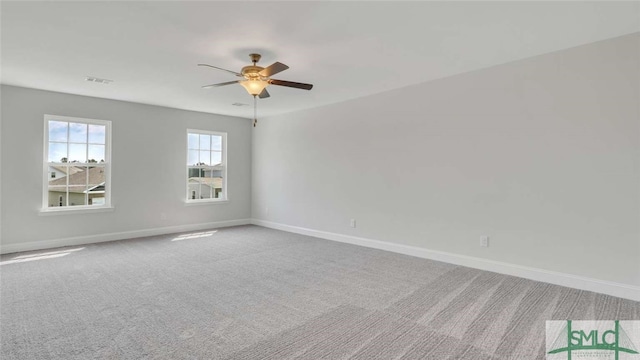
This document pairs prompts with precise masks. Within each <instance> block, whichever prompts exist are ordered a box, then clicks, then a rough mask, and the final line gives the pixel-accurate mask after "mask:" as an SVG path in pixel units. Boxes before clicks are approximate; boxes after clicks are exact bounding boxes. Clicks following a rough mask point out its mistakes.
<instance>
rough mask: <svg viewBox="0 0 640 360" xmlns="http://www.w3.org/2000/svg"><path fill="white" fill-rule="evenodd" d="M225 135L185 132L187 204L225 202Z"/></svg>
mask: <svg viewBox="0 0 640 360" xmlns="http://www.w3.org/2000/svg"><path fill="white" fill-rule="evenodd" d="M226 146H227V134H226V133H220V132H213V131H204V130H187V192H186V198H187V202H211V201H221V200H226V199H227V186H226V180H227V153H226Z"/></svg>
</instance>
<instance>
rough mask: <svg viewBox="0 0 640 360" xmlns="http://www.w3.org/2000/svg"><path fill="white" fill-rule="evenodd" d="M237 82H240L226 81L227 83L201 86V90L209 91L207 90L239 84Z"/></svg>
mask: <svg viewBox="0 0 640 360" xmlns="http://www.w3.org/2000/svg"><path fill="white" fill-rule="evenodd" d="M239 82H240V80H235V81H227V82H223V83H219V84H211V85H205V86H203V87H202V88H203V89H209V88H213V87H218V86H225V85H231V84H237V83H239Z"/></svg>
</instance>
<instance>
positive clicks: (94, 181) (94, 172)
mask: <svg viewBox="0 0 640 360" xmlns="http://www.w3.org/2000/svg"><path fill="white" fill-rule="evenodd" d="M88 171H89V176H88V177H89V180H88V184H87V192H88V194H87V198H88V202H89V203H88V204H87V205H104V204H105V198H104V194H105V169H104V166H93V167H90V168H89V170H88Z"/></svg>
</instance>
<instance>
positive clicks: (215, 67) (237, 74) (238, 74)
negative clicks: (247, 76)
mask: <svg viewBox="0 0 640 360" xmlns="http://www.w3.org/2000/svg"><path fill="white" fill-rule="evenodd" d="M198 66H208V67H210V68H214V69H218V70H222V71H226V72H230V73H232V74H233V75H235V76H242V74H240V73H237V72H235V71H231V70H227V69H223V68H220V67H217V66H213V65H207V64H198Z"/></svg>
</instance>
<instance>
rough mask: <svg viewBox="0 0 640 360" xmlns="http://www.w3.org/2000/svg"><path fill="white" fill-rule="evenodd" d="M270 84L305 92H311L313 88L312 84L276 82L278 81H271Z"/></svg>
mask: <svg viewBox="0 0 640 360" xmlns="http://www.w3.org/2000/svg"><path fill="white" fill-rule="evenodd" d="M269 84H272V85H280V86H288V87H292V88H296V89H304V90H311V88H313V85H312V84H303V83H299V82H293V81H285V80H276V79H271V80H269Z"/></svg>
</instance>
